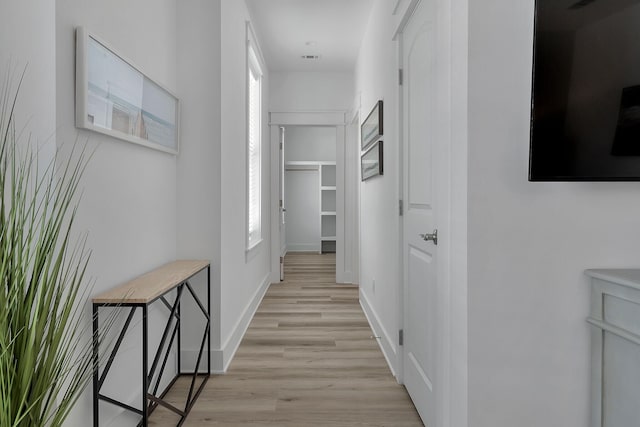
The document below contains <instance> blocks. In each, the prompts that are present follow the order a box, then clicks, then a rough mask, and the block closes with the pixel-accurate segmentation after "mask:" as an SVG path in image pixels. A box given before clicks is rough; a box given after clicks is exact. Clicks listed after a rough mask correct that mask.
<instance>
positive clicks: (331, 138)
mask: <svg viewBox="0 0 640 427" xmlns="http://www.w3.org/2000/svg"><path fill="white" fill-rule="evenodd" d="M344 117H345V115H344V113H271V129H272V130H271V138H272V141H274V142H275V141H277V144H274V146H273V151H272V161H273V163H272V164H274V165H279V166H280V168H281V173H280V174H278V177H277V179H274V180H273V181H272V188H274V189H278V188H281V189H282V193H281V194H280V193H279V192H278V193H276V192H275V191H274V194H280V199H279V200H274V201H273V210H272V212H273V218H275V219H276V221H274V222H273V224H272V227H273V228H272V231H273V232H272V236H275V237H276V238H277V240H278V242H277V243H276V242H274V243H273V246H272V250H273V261H272V263H273V264H272V265H274V268H276V269H277V270H273V271H281V270H282V268H281V267H282V263H283V262H284V257H285V255H286V254H287V253H291V252H306V253H316V254H334V256H335V264H336V283H352V273H351V272H352V269H353V266H352V260H353V256H352V255H351V251H352V249H351V248H352V247H353V245H351V242H349V244H346V239H351V238H352V236H351V234H350V232H349V233H347V232H345V230H352V229H353V225H352V224H351V222H352V221H351V219H347V218H346V217H345V212H346V211H348V212H354V211H355V209H356V208H355V206H357V200H354V199H353V198H350V199H349V200H346V198H345V194H346V192H345V187H347V186H349V185H355V184H356V183H355V182H351V181H352V180H349V182H346V179H345V177H346V176H348V175H347V174H345V167H346V165H345V153H346V150H345V137H346V126H345V118H344ZM280 147H282V148H280ZM276 162H277V163H276ZM274 178H275V177H274ZM352 193H353V192H350V193H349V194H352ZM281 204H282V205H281ZM350 204H353V205H354V206H351V205H350ZM347 205H349V207H348V208H347ZM278 213H280V215H278ZM345 247H348V248H349V254H348V256H347V254H346V252H345ZM278 263H279V264H280V265H277V264H278ZM279 279H282V278H281V277H280V278H279Z"/></svg>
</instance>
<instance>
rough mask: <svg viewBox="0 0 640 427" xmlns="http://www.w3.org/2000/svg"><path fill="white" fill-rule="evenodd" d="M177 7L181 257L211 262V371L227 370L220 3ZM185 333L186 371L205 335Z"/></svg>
mask: <svg viewBox="0 0 640 427" xmlns="http://www.w3.org/2000/svg"><path fill="white" fill-rule="evenodd" d="M177 7H178V14H177V32H178V34H177V55H178V56H177V61H178V64H181V65H179V66H178V83H177V86H178V93H179V95H180V99H181V116H182V117H181V123H180V125H181V126H180V128H181V139H182V140H181V147H180V154H179V155H178V168H177V180H178V188H177V210H178V211H177V221H178V223H177V228H178V230H177V231H178V233H177V256H178V258H182V259H185V258H188V259H193V258H196V259H207V260H209V261H211V298H210V302H211V328H212V329H211V348H212V349H213V350H214V353H213V354H212V355H211V356H212V368H213V369H215V370H222V362H221V357H217V358H216V355H217V356H219V353H220V345H221V344H220V316H221V313H220V306H221V301H220V274H221V264H220V262H221V261H220V256H221V255H220V251H221V245H220V233H221V231H220V230H221V219H220V192H221V173H220V164H221V159H220V145H221V144H220V130H221V129H220V110H221V104H220V72H221V65H220V37H221V34H220V27H221V21H220V0H215V1H212V0H181V1H179V2H178V5H177ZM205 40H206V43H203V41H205ZM199 279H200V280H198V281H197V282H198V283H193V284H194V287H195V289H200V290H202V289H204V286H205V283H206V282H205V280H206V277H204V275H203V276H202V277H200V278H199ZM199 296H200V297H201V300H202V301H204V300H205V299H206V294H205V293H204V292H201V293H200V294H199ZM190 311H192V312H193V313H195V315H193V316H191V319H186V320H187V321H188V320H192V321H194V322H199V323H195V324H200V323H201V322H202V317H201V316H200V315H199V310H198V308H197V307H196V306H195V305H193V304H192V305H191V310H190ZM185 329H186V328H185ZM183 332H184V335H183V341H182V343H183V349H184V350H185V351H183V354H182V356H183V359H182V360H185V361H188V362H187V365H185V367H186V366H189V367H193V365H195V361H196V360H197V353H198V350H199V347H200V342H201V338H202V332H201V331H200V330H199V329H198V328H189V329H186V330H185V331H183ZM216 350H217V351H216ZM204 357H205V358H206V355H205V356H204ZM201 366H203V367H204V365H201Z"/></svg>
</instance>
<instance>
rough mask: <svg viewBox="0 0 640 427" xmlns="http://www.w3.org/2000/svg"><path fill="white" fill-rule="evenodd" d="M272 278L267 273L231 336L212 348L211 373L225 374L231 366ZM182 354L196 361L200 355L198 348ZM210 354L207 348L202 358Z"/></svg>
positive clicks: (183, 356)
mask: <svg viewBox="0 0 640 427" xmlns="http://www.w3.org/2000/svg"><path fill="white" fill-rule="evenodd" d="M270 279H271V273H267V274H266V275H265V277H264V279H262V282H261V283H260V286H258V289H256V291H255V292H254V294H253V296H252V297H251V300H250V301H249V303H248V304H247V305H246V307H245V308H244V310H243V311H242V315H241V316H240V318H239V319H238V321H237V322H236V324H235V325H234V326H233V329H232V331H231V334H230V335H229V338H227V339H226V340H225V342H224V343H223V344H222V348H220V349H211V373H212V374H224V373H225V372H226V371H227V369H228V368H229V364H230V363H231V360H233V356H234V355H235V354H236V351H237V350H238V347H239V346H240V342H241V341H242V338H243V337H244V334H245V332H246V331H247V328H248V327H249V324H250V323H251V320H252V319H253V315H254V314H255V312H256V310H257V309H258V306H259V305H260V303H261V302H262V298H263V297H264V294H265V293H266V292H267V290H268V289H269V285H270V284H271V280H270ZM181 355H182V360H183V361H185V360H193V361H195V360H197V357H198V350H197V349H190V350H182V352H181ZM208 355H209V353H208V352H207V351H206V350H205V351H204V353H203V355H202V360H203V361H206V360H207V359H206V357H207V356H208ZM204 363H205V362H201V368H200V371H201V372H202V371H206V369H205V370H203V369H202V366H203V364H204ZM205 366H206V365H205ZM182 368H183V370H189V369H193V366H187V365H185V364H184V363H183V365H182Z"/></svg>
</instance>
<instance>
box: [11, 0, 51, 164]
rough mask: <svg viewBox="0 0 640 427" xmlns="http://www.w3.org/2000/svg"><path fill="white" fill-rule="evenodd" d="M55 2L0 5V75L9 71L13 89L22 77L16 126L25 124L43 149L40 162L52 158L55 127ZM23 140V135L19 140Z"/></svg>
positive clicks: (47, 161)
mask: <svg viewBox="0 0 640 427" xmlns="http://www.w3.org/2000/svg"><path fill="white" fill-rule="evenodd" d="M55 24H56V23H55V4H54V3H53V2H50V1H45V0H38V1H34V2H13V1H3V2H2V3H1V4H0V75H1V76H2V80H3V81H4V80H5V77H6V76H7V75H8V74H9V73H11V74H13V75H14V78H12V84H13V87H14V88H15V87H16V86H17V84H18V82H19V78H20V75H21V74H22V72H23V70H25V67H26V72H25V77H24V82H23V84H22V87H21V89H20V94H19V100H18V103H17V105H16V111H15V123H16V128H17V129H22V128H23V127H24V126H27V129H28V130H29V132H30V133H31V134H32V136H33V138H34V140H35V141H37V143H38V144H39V145H41V146H43V148H42V149H41V151H40V156H41V157H40V162H41V165H42V166H43V167H45V166H46V165H47V164H48V163H49V162H50V161H52V160H53V156H54V152H55V138H56V137H55V130H56V102H55V99H56V84H55V82H56V68H55ZM26 141H27V139H26V138H23V139H22V142H26Z"/></svg>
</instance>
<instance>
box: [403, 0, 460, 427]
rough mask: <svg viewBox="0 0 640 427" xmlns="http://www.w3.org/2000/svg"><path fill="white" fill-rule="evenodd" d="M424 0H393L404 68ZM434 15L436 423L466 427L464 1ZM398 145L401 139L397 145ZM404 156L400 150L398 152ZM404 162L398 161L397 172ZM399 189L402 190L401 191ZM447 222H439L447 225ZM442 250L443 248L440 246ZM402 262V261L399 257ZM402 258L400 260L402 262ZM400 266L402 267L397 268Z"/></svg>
mask: <svg viewBox="0 0 640 427" xmlns="http://www.w3.org/2000/svg"><path fill="white" fill-rule="evenodd" d="M421 1H423V0H397V1H396V5H395V8H394V15H397V18H396V19H397V21H396V22H397V27H396V31H395V34H394V36H393V40H395V41H397V63H398V68H399V69H402V67H403V60H402V38H403V37H402V33H403V31H404V29H405V27H406V24H407V23H408V21H409V18H410V17H411V15H412V14H413V11H414V10H415V8H416V7H417V5H418V4H419V3H420V2H421ZM436 10H437V12H436V13H437V20H438V21H440V22H442V23H443V24H444V25H443V26H441V27H440V28H439V29H438V39H439V42H438V45H437V47H436V48H437V49H438V52H437V54H438V55H440V54H444V58H443V60H442V62H443V63H442V64H441V65H440V67H441V69H440V72H441V73H444V74H445V77H446V78H447V79H448V81H447V85H448V88H447V90H448V93H447V95H448V96H447V98H446V100H447V104H446V105H445V106H444V107H443V108H444V111H439V112H438V114H439V115H440V117H441V118H444V119H445V120H446V126H445V128H444V130H443V132H445V133H446V136H447V137H448V138H447V141H448V144H449V146H448V147H447V149H446V151H447V153H446V154H447V159H448V161H449V173H448V179H447V181H448V189H447V190H448V192H449V199H448V201H447V203H448V206H447V211H448V217H447V218H446V219H445V221H446V226H445V227H446V229H447V230H448V231H449V236H446V239H447V240H448V245H447V246H448V247H447V257H448V262H447V264H446V269H445V272H444V274H445V276H446V277H445V278H444V280H445V281H444V282H443V284H442V285H444V286H443V289H445V290H446V291H445V295H444V300H445V305H444V306H443V310H444V313H443V314H444V316H443V320H444V322H445V325H444V329H443V330H442V331H441V333H442V334H443V338H444V341H443V344H444V348H443V349H442V353H441V357H443V358H444V360H445V362H446V366H444V367H443V375H444V377H443V382H444V384H443V385H444V390H443V396H442V398H441V399H440V401H439V405H441V407H440V410H441V411H442V416H441V418H440V419H439V420H438V426H437V427H468V425H469V420H468V382H469V373H468V367H469V359H468V301H467V298H468V274H467V260H468V254H467V241H468V230H467V221H468V212H467V197H468V183H467V179H468V129H467V128H468V111H467V107H468V51H469V42H468V26H469V24H468V11H469V2H468V0H436ZM402 90H403V88H402V86H401V85H399V86H398V93H399V102H398V117H399V120H400V123H401V122H402V117H403V116H402V115H403V114H404V112H403V94H402ZM398 129H399V133H398V138H399V141H403V139H402V138H404V135H403V134H402V126H398ZM400 146H401V147H402V146H403V144H400ZM400 156H402V153H400ZM404 167H405V166H404V165H403V164H402V165H401V171H400V173H404V172H403V171H404V169H403V168H404ZM402 191H403V189H402V188H401V189H400V192H401V194H402ZM445 227H441V228H442V229H445ZM443 249H444V248H443ZM402 262H403V261H402ZM402 262H401V265H402ZM401 271H402V270H401ZM400 283H401V284H402V285H401V286H402V287H401V295H404V272H401V275H400ZM403 300H404V297H401V298H399V308H400V325H402V327H404V301H403ZM398 349H399V352H398V361H399V366H398V377H397V379H398V381H399V382H400V383H402V376H403V372H404V366H402V365H403V364H402V360H403V358H404V348H403V347H402V346H398Z"/></svg>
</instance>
